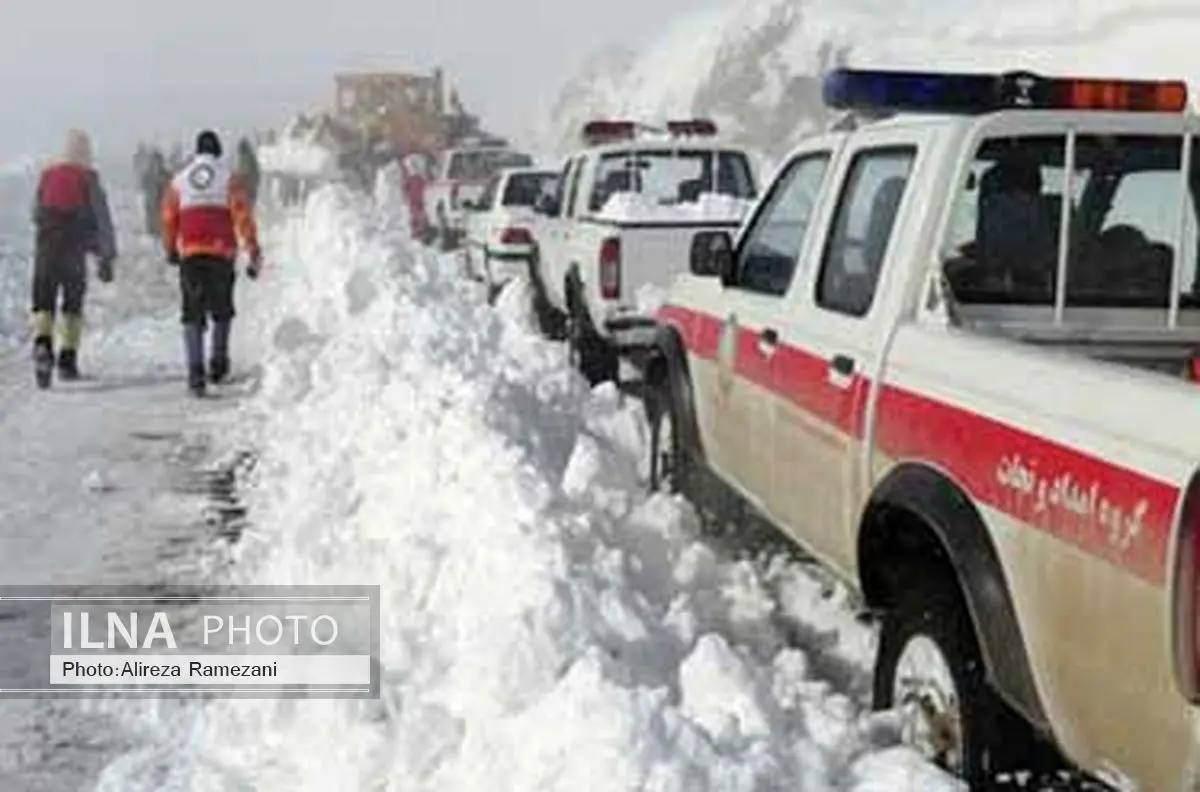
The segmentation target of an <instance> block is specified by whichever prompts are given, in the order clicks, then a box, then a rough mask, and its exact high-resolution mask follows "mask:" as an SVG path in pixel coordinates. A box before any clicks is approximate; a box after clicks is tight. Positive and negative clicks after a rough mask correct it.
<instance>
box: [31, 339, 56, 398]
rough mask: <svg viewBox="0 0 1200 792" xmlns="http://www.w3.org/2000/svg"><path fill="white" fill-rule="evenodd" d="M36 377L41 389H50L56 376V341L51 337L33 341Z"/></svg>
mask: <svg viewBox="0 0 1200 792" xmlns="http://www.w3.org/2000/svg"><path fill="white" fill-rule="evenodd" d="M33 365H34V376H35V377H36V379H37V385H38V387H39V388H42V389H43V390H45V389H46V388H49V387H50V380H51V378H52V377H53V375H54V341H53V340H52V339H51V337H50V336H48V335H46V336H38V337H37V338H35V339H34V341H33Z"/></svg>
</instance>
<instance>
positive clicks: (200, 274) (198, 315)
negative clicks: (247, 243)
mask: <svg viewBox="0 0 1200 792" xmlns="http://www.w3.org/2000/svg"><path fill="white" fill-rule="evenodd" d="M234 279H235V274H234V268H233V262H232V261H230V260H229V259H223V258H218V257H216V256H189V257H188V258H185V259H183V261H181V262H180V263H179V287H180V292H181V293H182V295H183V309H182V318H183V323H184V324H198V325H201V326H204V325H206V324H207V319H209V318H211V319H212V320H213V321H214V322H227V321H229V320H231V319H233V317H234V310H233V282H234Z"/></svg>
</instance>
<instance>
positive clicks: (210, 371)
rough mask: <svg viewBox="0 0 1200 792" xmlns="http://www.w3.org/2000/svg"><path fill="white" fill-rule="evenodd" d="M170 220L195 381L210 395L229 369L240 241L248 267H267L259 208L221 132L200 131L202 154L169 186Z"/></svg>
mask: <svg viewBox="0 0 1200 792" xmlns="http://www.w3.org/2000/svg"><path fill="white" fill-rule="evenodd" d="M162 227H163V247H164V248H165V252H166V256H167V261H169V262H170V263H172V264H178V265H179V284H180V291H181V292H182V296H183V310H182V319H183V336H184V347H185V349H186V352H187V366H188V388H189V389H190V390H191V391H192V393H193V394H195V395H197V396H202V395H204V392H205V382H206V380H211V381H212V382H214V383H216V382H221V381H222V380H223V379H224V378H225V377H226V375H227V374H228V373H229V334H230V330H231V327H232V324H233V317H234V308H233V284H234V280H235V278H236V273H235V270H234V263H235V261H236V260H237V255H238V247H239V241H240V243H241V247H242V248H244V249H245V251H246V253H247V255H248V256H249V258H250V263H249V265H248V266H247V267H246V274H247V275H248V276H249V277H250V278H251V279H252V280H253V279H255V278H257V277H258V272H259V268H260V267H261V266H262V253H261V251H260V250H259V246H258V229H257V227H256V224H255V221H254V209H253V207H252V206H251V204H250V200H249V196H248V195H247V193H246V187H245V185H244V184H243V183H242V181H241V179H240V177H239V176H238V175H237V174H235V173H234V172H233V169H232V168H231V167H230V166H229V165H228V163H227V162H226V161H225V160H224V159H223V158H222V151H221V140H220V138H219V137H217V135H216V133H215V132H212V131H209V130H206V131H204V132H201V133H200V135H199V136H198V137H197V138H196V154H195V156H194V157H193V158H192V160H191V161H190V162H188V163H187V165H185V166H184V168H183V170H181V171H180V172H179V173H178V174H177V175H176V176H175V178H174V179H173V180H172V181H171V184H170V186H169V187H168V188H167V192H166V195H165V196H164V198H163V205H162ZM209 318H211V319H212V322H213V328H212V338H211V342H212V347H211V352H210V358H209V366H208V368H207V371H206V369H205V365H204V333H205V330H206V329H207V325H208V321H207V320H208V319H209Z"/></svg>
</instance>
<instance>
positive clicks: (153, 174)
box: [141, 148, 171, 237]
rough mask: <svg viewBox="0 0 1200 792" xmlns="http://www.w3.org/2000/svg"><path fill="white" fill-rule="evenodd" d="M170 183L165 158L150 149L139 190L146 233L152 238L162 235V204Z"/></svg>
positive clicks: (169, 173)
mask: <svg viewBox="0 0 1200 792" xmlns="http://www.w3.org/2000/svg"><path fill="white" fill-rule="evenodd" d="M170 181H171V172H170V171H169V170H167V158H166V157H164V156H163V153H162V151H161V150H159V149H158V148H153V149H150V150H149V151H148V152H147V153H146V158H145V166H144V167H143V169H142V173H141V188H142V204H143V206H144V208H145V210H146V233H147V234H150V235H151V236H154V237H157V236H160V235H161V234H162V223H161V222H160V221H161V219H162V202H163V196H165V195H166V192H167V184H168V183H169V182H170Z"/></svg>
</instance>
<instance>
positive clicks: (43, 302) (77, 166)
mask: <svg viewBox="0 0 1200 792" xmlns="http://www.w3.org/2000/svg"><path fill="white" fill-rule="evenodd" d="M33 223H34V228H35V250H34V263H33V326H34V331H33V336H34V338H33V347H34V360H35V364H36V369H37V384H38V386H39V387H42V388H48V387H50V380H51V376H52V374H53V372H54V367H55V356H54V319H55V313H56V312H57V309H58V303H59V298H60V297H61V298H62V325H61V337H60V339H61V340H60V344H61V345H60V347H59V351H58V358H57V363H58V372H59V376H60V377H61V378H62V379H66V380H71V379H77V378H78V377H79V368H78V349H79V341H80V336H81V335H82V332H83V302H84V296H85V294H86V292H87V256H88V254H92V255H94V256H96V258H97V259H98V260H99V264H98V267H97V269H98V273H97V274H98V275H99V278H100V280H101V281H103V282H105V283H108V282H110V281H111V280H112V277H113V271H112V265H113V260H114V259H116V256H117V245H116V238H115V235H114V234H113V223H112V216H111V215H110V213H109V210H108V198H107V196H106V195H105V192H104V187H103V186H102V185H101V183H100V176H99V175H98V174H97V173H96V170H95V169H94V168H93V167H92V144H91V141H90V140H89V139H88V136H87V134H86V133H84V132H82V131H81V130H78V129H73V130H71V131H70V133H68V135H67V144H66V147H65V150H64V151H63V157H62V159H61V160H59V161H58V162H55V163H54V164H52V165H50V166H49V167H47V168H46V169H45V170H44V171H42V174H41V178H40V179H39V181H38V188H37V195H36V197H35V199H34V205H33Z"/></svg>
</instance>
